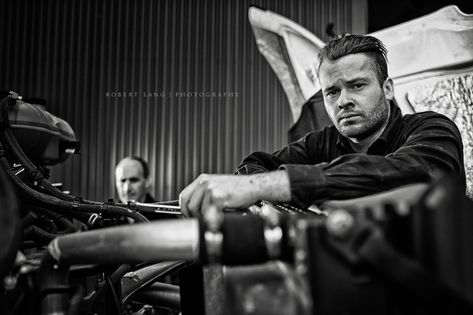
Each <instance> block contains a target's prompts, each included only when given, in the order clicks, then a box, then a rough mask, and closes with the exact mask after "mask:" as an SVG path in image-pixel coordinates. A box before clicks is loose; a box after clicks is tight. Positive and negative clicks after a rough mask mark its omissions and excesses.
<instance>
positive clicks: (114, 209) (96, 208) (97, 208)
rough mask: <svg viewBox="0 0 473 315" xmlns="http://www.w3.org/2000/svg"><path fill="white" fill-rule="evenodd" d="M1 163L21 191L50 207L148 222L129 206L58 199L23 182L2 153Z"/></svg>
mask: <svg viewBox="0 0 473 315" xmlns="http://www.w3.org/2000/svg"><path fill="white" fill-rule="evenodd" d="M0 163H1V166H2V167H3V169H4V170H6V173H7V175H8V176H9V178H10V180H11V181H12V182H13V183H14V184H15V185H16V186H17V188H18V189H19V190H20V192H22V193H24V194H25V195H26V196H27V197H28V198H29V199H31V200H35V201H36V202H38V201H39V202H40V203H41V204H43V205H46V206H48V208H52V209H58V210H67V211H73V212H76V211H77V212H99V213H113V214H118V215H124V216H128V217H130V218H132V219H134V220H136V221H138V222H148V219H146V218H145V217H144V216H143V215H141V214H140V213H137V212H135V211H131V210H129V209H127V208H122V207H118V206H115V205H109V204H106V203H102V204H83V203H79V202H69V201H65V200H61V199H58V198H56V197H53V196H50V195H47V194H44V193H41V192H39V191H36V190H34V189H32V188H30V187H29V186H28V185H26V184H25V183H23V182H22V181H21V180H19V179H18V178H17V176H16V175H15V173H14V172H13V171H12V170H11V168H10V165H9V163H8V160H7V159H6V158H5V157H2V156H1V154H0Z"/></svg>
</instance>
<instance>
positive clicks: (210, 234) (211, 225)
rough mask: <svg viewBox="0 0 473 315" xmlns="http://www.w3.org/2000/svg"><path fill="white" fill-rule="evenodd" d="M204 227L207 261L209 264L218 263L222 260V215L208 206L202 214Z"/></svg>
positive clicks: (213, 207) (215, 208)
mask: <svg viewBox="0 0 473 315" xmlns="http://www.w3.org/2000/svg"><path fill="white" fill-rule="evenodd" d="M202 214H203V221H204V226H205V232H204V241H205V248H206V250H207V259H208V261H209V262H210V263H218V262H220V261H221V258H222V247H223V234H222V223H223V213H222V211H219V210H218V209H217V207H215V206H210V207H209V208H208V209H205V211H203V212H202Z"/></svg>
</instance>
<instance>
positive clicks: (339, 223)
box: [326, 210, 355, 238]
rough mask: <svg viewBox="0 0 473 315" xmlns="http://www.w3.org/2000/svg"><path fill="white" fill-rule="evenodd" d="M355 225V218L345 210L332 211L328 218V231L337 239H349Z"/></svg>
mask: <svg viewBox="0 0 473 315" xmlns="http://www.w3.org/2000/svg"><path fill="white" fill-rule="evenodd" d="M354 224H355V219H354V218H353V216H352V215H351V214H350V213H348V211H345V210H335V211H332V212H331V213H330V214H329V216H328V218H327V223H326V225H327V230H328V231H329V232H330V233H331V234H332V235H333V236H335V237H338V238H345V237H347V236H348V235H349V234H350V232H351V230H352V228H353V225H354Z"/></svg>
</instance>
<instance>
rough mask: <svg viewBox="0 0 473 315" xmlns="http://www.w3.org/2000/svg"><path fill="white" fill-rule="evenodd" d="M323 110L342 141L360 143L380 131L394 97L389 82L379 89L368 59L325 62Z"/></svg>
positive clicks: (360, 56) (355, 57)
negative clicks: (344, 138)
mask: <svg viewBox="0 0 473 315" xmlns="http://www.w3.org/2000/svg"><path fill="white" fill-rule="evenodd" d="M319 81H320V85H321V88H322V93H323V98H324V104H325V109H326V110H327V113H328V115H329V117H330V119H331V120H332V122H333V124H334V125H335V127H336V128H337V129H338V131H339V132H340V133H341V134H342V135H343V136H345V137H348V138H351V139H354V140H358V141H360V140H363V139H366V138H367V137H369V136H370V135H373V134H374V133H376V132H377V131H378V130H380V128H382V127H383V126H384V124H385V122H386V121H387V119H388V118H389V101H390V100H392V99H393V97H394V91H393V85H392V81H391V79H387V80H386V81H385V82H384V83H383V85H382V86H381V85H380V83H379V81H378V79H377V77H376V72H375V68H374V64H373V63H372V61H371V59H370V58H369V57H368V55H366V54H363V53H360V54H353V55H347V56H344V57H342V58H339V59H337V60H335V61H329V60H325V61H323V63H322V64H321V65H320V68H319Z"/></svg>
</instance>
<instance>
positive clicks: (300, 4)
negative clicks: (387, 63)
mask: <svg viewBox="0 0 473 315" xmlns="http://www.w3.org/2000/svg"><path fill="white" fill-rule="evenodd" d="M448 4H457V5H459V7H460V9H461V10H462V11H463V12H466V13H473V9H472V6H473V5H472V4H471V3H468V1H460V2H458V1H450V2H448V1H428V2H427V1H407V0H400V1H396V3H395V4H393V2H391V1H390V2H381V1H378V2H377V1H368V0H336V1H334V0H298V1H285V0H253V1H249V0H228V1H220V0H205V1H197V0H178V1H173V0H162V1H152V0H143V1H125V0H118V1H113V0H104V1H92V0H89V1H86V0H84V1H60V0H50V1H34V0H20V1H13V0H8V1H2V2H1V4H0V12H2V13H3V17H4V18H3V19H1V20H0V28H1V30H2V31H1V32H0V42H1V43H2V44H1V49H0V69H1V71H0V90H4V91H8V90H13V91H16V92H19V93H20V94H21V95H24V96H28V97H34V98H41V99H44V100H46V108H47V110H48V111H50V112H51V113H53V114H54V115H56V116H58V117H60V118H63V119H64V120H66V121H67V122H69V124H70V125H71V126H72V128H73V129H74V130H75V132H76V136H77V138H78V139H79V141H80V143H81V154H80V155H77V156H74V157H73V158H71V159H69V160H67V161H66V162H65V163H63V164H61V165H58V166H55V167H52V168H51V181H53V182H54V181H59V182H63V184H64V189H66V190H69V191H71V193H72V194H74V195H76V196H82V197H84V198H88V199H95V200H106V199H108V198H116V193H115V184H114V168H115V165H116V163H117V162H118V161H119V160H120V159H121V158H122V157H124V156H128V155H138V156H141V157H143V158H144V159H145V160H147V161H148V162H149V165H150V171H151V177H152V179H153V191H152V194H153V195H154V196H155V197H156V199H158V200H170V199H176V198H177V196H178V194H179V192H180V190H181V189H182V188H183V187H185V186H186V184H188V183H190V182H191V181H192V180H193V178H194V177H196V176H197V175H198V174H199V173H202V172H207V173H232V172H233V170H234V169H235V168H236V166H237V165H238V164H239V162H240V161H241V159H242V158H243V157H244V156H246V155H247V154H249V153H250V152H253V151H274V150H275V149H277V148H279V147H281V146H283V145H284V144H285V143H286V142H287V130H288V129H289V127H290V126H291V124H292V121H291V113H290V110H289V106H288V103H287V100H286V96H285V94H284V92H283V89H282V88H281V86H280V84H279V82H278V80H277V78H276V76H275V75H274V74H273V71H272V70H271V68H270V66H269V65H268V64H267V62H266V61H265V59H264V57H263V56H262V55H260V53H259V52H258V49H257V47H256V43H255V40H254V37H253V34H252V30H251V27H250V24H249V22H248V8H249V6H250V5H256V6H258V7H260V8H264V9H268V10H271V11H273V12H276V13H278V14H280V15H283V16H285V17H287V18H289V19H292V20H293V21H295V22H297V23H299V24H301V25H302V26H304V27H305V28H307V29H308V30H309V31H311V32H313V33H314V34H315V35H316V36H318V37H319V38H320V39H322V40H323V41H327V40H329V37H328V35H327V34H326V27H327V25H328V24H329V23H334V29H335V32H336V33H354V34H365V33H368V32H372V31H375V30H379V29H382V28H385V27H388V26H391V25H395V24H398V23H400V22H403V21H407V20H410V19H413V18H415V17H418V16H421V15H424V14H427V13H430V12H432V11H434V10H436V9H439V8H441V7H443V6H445V5H448Z"/></svg>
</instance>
